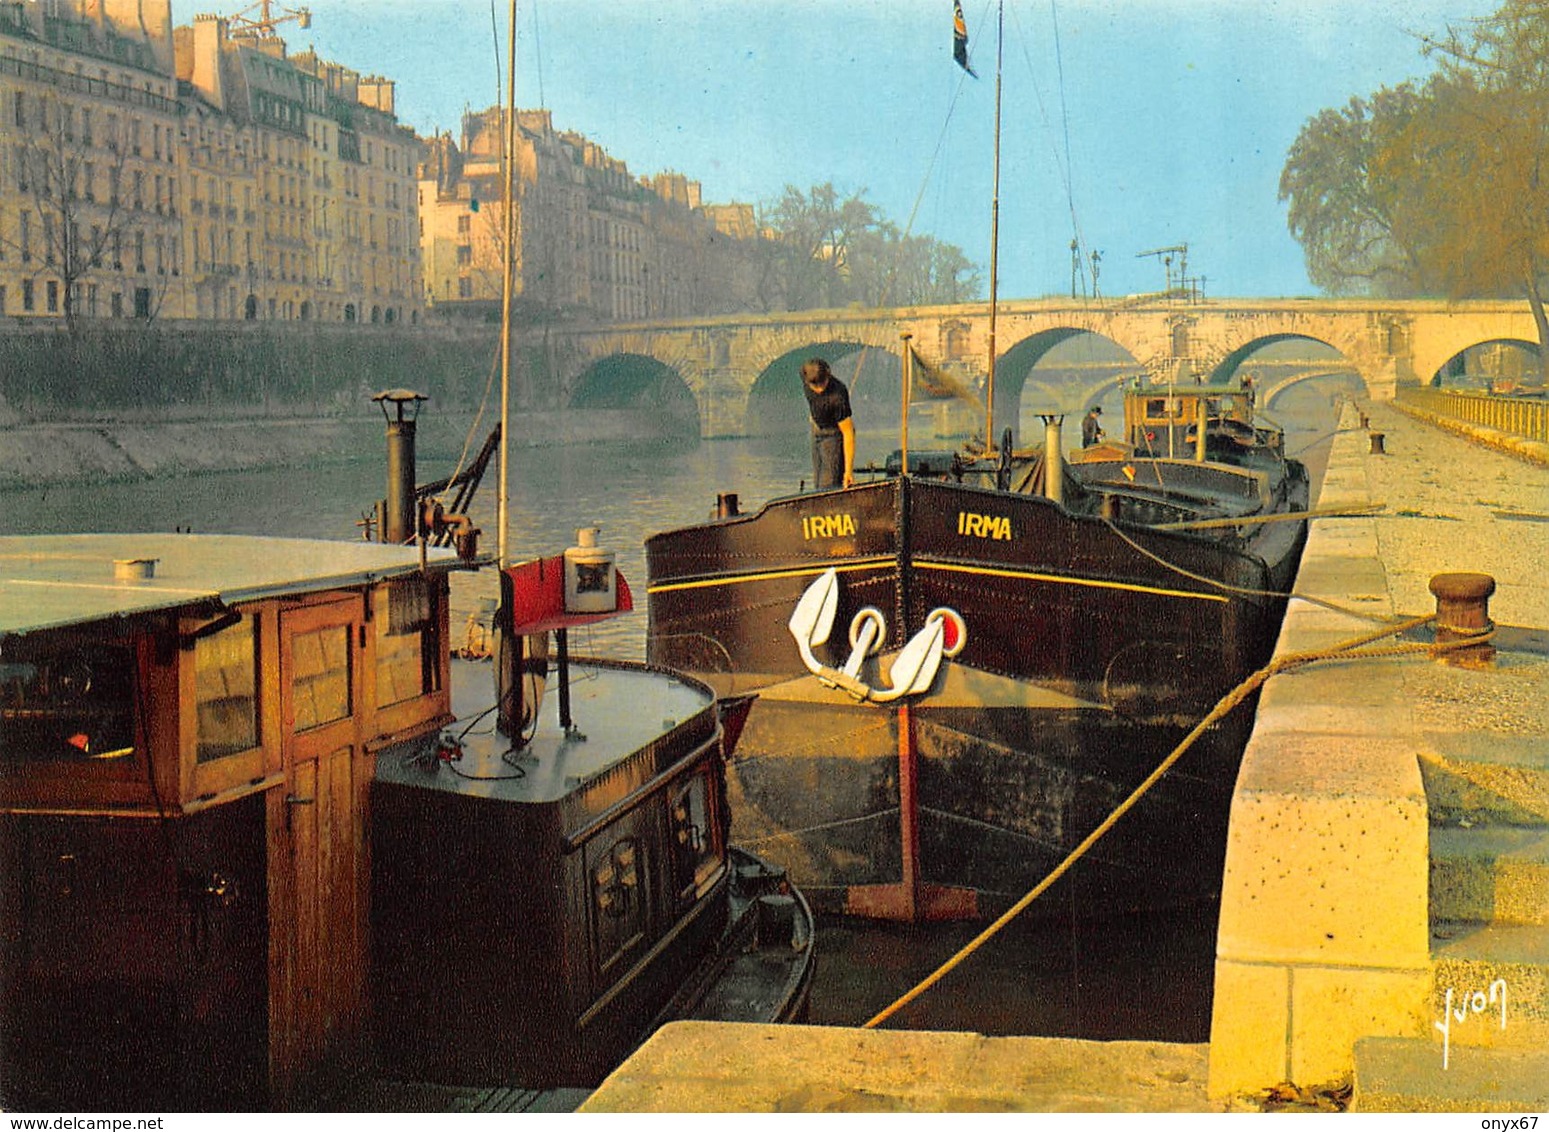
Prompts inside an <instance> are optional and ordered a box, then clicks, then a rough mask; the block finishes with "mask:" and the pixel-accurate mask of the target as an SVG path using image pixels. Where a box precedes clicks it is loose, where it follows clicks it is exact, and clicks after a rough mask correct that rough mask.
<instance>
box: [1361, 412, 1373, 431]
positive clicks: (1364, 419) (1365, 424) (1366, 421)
mask: <svg viewBox="0 0 1549 1132" xmlns="http://www.w3.org/2000/svg"><path fill="white" fill-rule="evenodd" d="M1371 424H1372V422H1371V418H1370V417H1368V416H1367V415H1366V414H1365V413H1362V414H1361V427H1362V428H1371Z"/></svg>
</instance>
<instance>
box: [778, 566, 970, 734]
mask: <svg viewBox="0 0 1549 1132" xmlns="http://www.w3.org/2000/svg"><path fill="white" fill-rule="evenodd" d="M838 608H839V575H838V573H837V572H836V571H835V570H834V569H833V568H832V567H830V568H829V569H827V570H825V571H823V573H822V574H820V575H819V576H818V577H817V579H816V580H815V581H814V582H813V583H812V584H811V585H810V586H808V587H807V590H806V592H805V593H803V594H802V595H801V600H800V601H798V602H797V603H796V608H795V610H794V611H792V613H791V620H790V630H791V636H793V637H795V638H796V648H797V649H798V650H799V651H800V653H801V660H802V663H803V664H805V665H806V666H807V671H809V672H811V673H812V674H813V675H814V676H816V677H817V678H818V681H819V682H820V683H822V684H824V685H826V686H827V687H830V688H842V689H844V691H846V692H848V693H849V694H850V695H851V696H854V697H855V698H856V699H857V700H862V701H869V702H871V703H877V704H881V703H888V702H889V701H892V700H896V699H901V698H902V697H904V696H917V695H920V694H921V693H923V692H927V691H929V690H930V686H931V684H932V682H934V681H935V679H936V672H937V670H938V669H939V668H940V667H941V658H942V657H944V656H946V657H953V656H956V655H957V654H958V653H960V652H962V651H963V646H964V645H965V644H967V643H968V627H967V625H966V624H965V623H964V622H963V618H962V617H961V615H959V614H958V613H957V611H956V610H953V609H947V608H945V607H943V608H940V609H933V610H931V612H930V614H929V615H928V616H927V617H926V618H925V625H924V627H923V628H922V629H921V630H920V631H919V632H918V633H916V634H915V635H914V636H913V637H911V638H910V639H909V641H908V643H907V644H905V645H904V647H903V648H901V649H899V650H898V655H897V656H896V657H895V658H894V659H893V669H892V677H893V686H892V687H891V688H873V687H871V686H870V685H869V684H867V683H865V682H864V681H863V680H861V679H860V671H861V665H862V664H864V663H865V661H866V658H867V657H868V656H871V655H873V654H874V653H876V652H877V651H878V649H879V648H880V647H881V643H882V641H883V640H884V639H885V638H886V637H887V622H886V621H885V620H883V617H882V611H881V610H879V609H876V608H874V607H873V606H867V607H866V608H864V609H862V610H860V612H858V613H856V615H855V616H854V617H853V618H851V620H850V657H849V659H848V660H846V661H845V663H844V667H843V668H832V667H830V666H829V665H826V664H824V663H823V662H822V661H820V660H818V658H817V657H816V656H814V655H813V654H812V650H813V649H814V648H815V647H817V646H818V645H821V644H823V643H825V642H826V641H827V640H828V634H829V631H830V630H831V629H832V628H833V627H834V616H835V614H836V613H837V612H838ZM949 624H950V625H951V627H952V630H953V631H952V633H951V634H950V635H951V640H950V643H949V642H948V636H949V634H948V628H947V627H948V625H949Z"/></svg>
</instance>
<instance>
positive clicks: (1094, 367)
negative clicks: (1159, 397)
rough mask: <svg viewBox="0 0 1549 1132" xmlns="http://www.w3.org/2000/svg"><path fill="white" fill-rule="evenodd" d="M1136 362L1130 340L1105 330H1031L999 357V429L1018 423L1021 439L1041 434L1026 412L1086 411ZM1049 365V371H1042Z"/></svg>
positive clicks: (1112, 387)
mask: <svg viewBox="0 0 1549 1132" xmlns="http://www.w3.org/2000/svg"><path fill="white" fill-rule="evenodd" d="M1138 364H1139V363H1138V362H1137V361H1136V359H1135V355H1134V353H1133V352H1132V351H1131V350H1130V349H1129V348H1128V347H1127V346H1125V345H1124V344H1123V343H1122V342H1119V341H1118V340H1116V339H1115V338H1113V337H1112V336H1110V335H1108V334H1106V333H1104V332H1103V331H1102V330H1097V329H1092V328H1089V327H1081V326H1065V325H1061V326H1051V327H1048V328H1046V329H1043V330H1040V331H1037V332H1035V333H1033V334H1030V335H1028V336H1027V337H1026V338H1023V339H1022V340H1021V341H1020V342H1018V343H1016V345H1014V346H1012V347H1011V349H1009V350H1007V351H1006V353H1005V354H1004V355H1003V356H1002V358H1001V359H1000V360H998V361H997V363H996V367H995V405H996V409H995V420H996V431H997V432H1001V431H1003V430H1004V425H1005V424H1014V425H1016V435H1017V436H1018V437H1019V438H1022V439H1020V440H1019V441H1018V442H1019V443H1025V442H1027V439H1028V438H1041V436H1042V432H1041V427H1042V426H1041V423H1040V422H1036V421H1032V420H1024V419H1023V417H1024V416H1025V415H1026V414H1042V413H1062V414H1064V415H1066V416H1071V415H1074V414H1079V413H1082V412H1084V411H1085V410H1086V407H1087V406H1088V405H1090V404H1095V403H1097V402H1098V401H1100V400H1101V399H1102V397H1103V395H1104V394H1105V393H1106V392H1107V391H1109V390H1110V389H1114V388H1117V387H1118V384H1119V382H1120V380H1121V379H1122V375H1124V374H1126V373H1133V372H1135V370H1136V368H1137V366H1138ZM1045 365H1046V366H1048V367H1049V371H1048V376H1041V375H1040V373H1039V367H1040V366H1045ZM1002 374H1004V375H1005V378H1004V380H1003V379H1002Z"/></svg>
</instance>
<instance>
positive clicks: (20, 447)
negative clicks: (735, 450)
mask: <svg viewBox="0 0 1549 1132" xmlns="http://www.w3.org/2000/svg"><path fill="white" fill-rule="evenodd" d="M303 408H304V407H303ZM272 411H273V412H274V413H275V415H261V414H257V413H253V412H251V411H245V410H243V409H242V408H240V407H233V408H230V409H223V410H218V411H216V412H215V413H214V414H212V415H211V416H208V417H200V418H193V419H183V420H166V419H160V420H158V419H154V418H155V416H156V414H155V413H154V412H144V411H140V412H137V413H135V414H134V415H133V417H127V418H114V417H110V416H102V417H99V418H95V419H87V420H70V421H45V422H33V423H24V422H21V421H19V420H17V419H16V417H15V415H14V414H13V415H11V417H10V418H9V419H7V417H6V416H5V415H4V412H3V407H0V491H5V490H10V489H16V488H29V487H46V486H52V485H55V484H81V483H100V482H103V481H126V480H142V479H145V480H148V479H163V478H172V477H176V476H186V475H200V474H204V473H210V472H236V471H251V470H255V469H264V468H287V467H317V466H321V465H327V464H336V463H347V462H350V461H355V460H362V459H366V460H375V461H378V462H380V461H381V459H382V451H383V439H382V436H383V429H384V427H385V423H384V419H383V417H382V414H381V412H380V411H379V410H378V409H377V408H376V407H375V406H374V405H371V404H370V403H369V402H365V401H363V402H362V405H361V406H360V407H359V408H356V409H353V410H351V411H350V412H349V413H348V415H345V414H339V415H333V416H318V415H315V414H308V413H305V412H304V411H301V410H299V409H298V410H295V411H292V412H286V411H285V410H284V409H275V410H272ZM496 419H497V418H496V416H494V415H493V414H491V413H486V414H484V415H483V417H482V418H480V417H479V416H478V415H477V414H475V413H472V412H467V411H458V412H453V413H450V414H447V413H432V412H427V413H426V414H425V417H424V419H423V420H422V421H421V422H420V452H421V455H422V458H425V459H429V458H433V457H438V456H446V455H448V454H450V456H451V457H453V458H455V456H456V454H457V452H458V451H460V449H461V447H462V445H463V443H464V441H465V440H466V439H467V438H468V436H469V435H470V434H472V435H473V444H472V447H473V450H474V451H477V449H478V446H479V444H480V443H481V442H482V440H483V438H484V437H485V436H486V435H488V433H489V432H490V430H491V429H493V428H494V427H495V421H496ZM641 433H642V420H641V416H640V414H638V413H634V412H630V411H628V410H607V409H593V410H588V411H585V412H576V413H566V412H526V413H519V414H517V415H516V416H515V417H514V418H513V421H512V428H511V442H512V443H513V444H514V445H518V446H524V447H545V446H549V445H560V444H574V443H585V442H588V441H594V440H622V439H633V438H638V437H639V436H640V435H641Z"/></svg>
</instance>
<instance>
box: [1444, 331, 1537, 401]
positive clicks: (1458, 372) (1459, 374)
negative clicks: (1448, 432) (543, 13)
mask: <svg viewBox="0 0 1549 1132" xmlns="http://www.w3.org/2000/svg"><path fill="white" fill-rule="evenodd" d="M1539 357H1540V350H1539V346H1538V343H1536V342H1529V341H1527V340H1526V339H1523V338H1492V339H1490V340H1489V341H1487V342H1477V343H1475V344H1474V345H1472V346H1469V347H1468V348H1466V349H1463V350H1459V351H1458V352H1457V353H1456V354H1454V355H1452V357H1450V358H1448V359H1447V360H1446V361H1444V362H1443V363H1442V364H1441V366H1440V367H1439V368H1438V369H1437V370H1436V372H1435V373H1434V374H1432V375H1431V377H1430V380H1429V382H1428V384H1430V385H1432V386H1435V387H1437V388H1458V389H1471V388H1479V387H1481V386H1485V387H1488V386H1490V385H1492V384H1493V383H1494V382H1495V381H1498V380H1503V379H1504V380H1510V381H1518V382H1521V381H1524V380H1525V383H1526V384H1528V385H1537V384H1539V381H1538V366H1539Z"/></svg>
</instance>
